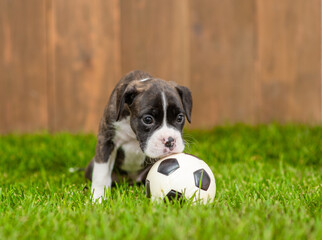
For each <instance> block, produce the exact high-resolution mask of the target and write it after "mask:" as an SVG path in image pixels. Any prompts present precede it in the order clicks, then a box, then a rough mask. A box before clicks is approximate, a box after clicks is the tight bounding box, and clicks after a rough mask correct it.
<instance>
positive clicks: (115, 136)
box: [85, 71, 192, 202]
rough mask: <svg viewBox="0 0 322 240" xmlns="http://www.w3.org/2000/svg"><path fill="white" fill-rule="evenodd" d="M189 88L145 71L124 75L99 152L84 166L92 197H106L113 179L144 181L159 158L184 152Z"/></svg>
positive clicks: (112, 101)
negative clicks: (183, 132)
mask: <svg viewBox="0 0 322 240" xmlns="http://www.w3.org/2000/svg"><path fill="white" fill-rule="evenodd" d="M191 110H192V96H191V92H190V90H189V89H188V88H186V87H183V86H179V85H177V84H176V83H174V82H166V81H164V80H161V79H157V78H154V77H152V76H151V75H150V74H148V73H146V72H143V71H133V72H130V73H129V74H127V75H126V76H124V77H123V78H122V79H121V80H120V81H119V82H118V84H117V85H116V87H115V89H114V90H113V92H112V94H111V97H110V99H109V102H108V104H107V106H106V107H105V110H104V114H103V117H102V119H101V122H100V124H99V132H98V136H97V145H96V154H95V156H94V158H93V159H92V161H91V162H90V163H89V165H88V166H87V168H86V170H85V177H86V178H88V179H90V180H92V189H91V191H92V193H93V200H94V201H95V200H97V199H98V200H99V201H100V202H101V200H102V198H104V197H105V194H106V191H107V190H108V189H109V188H110V187H111V184H112V182H114V181H120V179H121V178H126V179H128V180H129V181H131V182H140V181H144V180H145V178H146V175H147V173H148V170H149V168H150V167H151V166H152V164H153V163H154V162H155V161H156V160H157V159H160V158H162V157H164V156H166V155H169V154H172V153H180V152H182V151H183V150H184V141H183V138H182V129H183V126H184V124H185V119H187V120H188V122H189V123H190V121H191Z"/></svg>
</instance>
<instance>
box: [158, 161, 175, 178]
mask: <svg viewBox="0 0 322 240" xmlns="http://www.w3.org/2000/svg"><path fill="white" fill-rule="evenodd" d="M179 167H180V166H179V163H178V160H177V159H175V158H168V159H166V160H163V162H162V163H160V165H159V167H158V172H159V173H162V174H164V175H166V176H169V175H170V174H171V173H173V172H174V171H175V170H177V169H178V168H179Z"/></svg>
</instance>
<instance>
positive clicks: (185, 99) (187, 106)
mask: <svg viewBox="0 0 322 240" xmlns="http://www.w3.org/2000/svg"><path fill="white" fill-rule="evenodd" d="M176 89H177V91H178V93H179V95H180V98H181V101H182V105H183V109H184V111H185V114H186V117H187V120H188V122H189V123H191V111H192V95H191V92H190V90H189V88H187V87H184V86H176Z"/></svg>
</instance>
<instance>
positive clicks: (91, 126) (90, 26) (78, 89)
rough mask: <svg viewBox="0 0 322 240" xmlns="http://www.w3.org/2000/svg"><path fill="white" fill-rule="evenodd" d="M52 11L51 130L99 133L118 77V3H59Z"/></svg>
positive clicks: (102, 0) (112, 0)
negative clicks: (52, 90)
mask: <svg viewBox="0 0 322 240" xmlns="http://www.w3.org/2000/svg"><path fill="white" fill-rule="evenodd" d="M53 11H54V13H53V14H54V23H53V25H54V26H53V27H54V31H53V34H52V35H53V36H52V37H53V38H54V51H53V54H54V56H53V57H52V59H53V64H54V74H55V76H54V80H53V81H54V88H55V90H54V94H53V95H54V99H53V100H52V102H54V106H52V107H54V108H55V110H54V111H53V112H54V113H55V115H54V116H51V118H54V119H55V120H54V122H53V123H52V125H51V126H50V128H51V129H52V130H53V131H61V130H68V131H72V132H78V131H84V132H89V131H90V132H96V131H97V128H98V123H99V120H100V118H101V116H102V113H103V110H104V106H105V104H106V103H107V100H108V97H109V95H110V93H111V91H112V89H113V87H114V85H115V83H116V82H117V81H118V80H119V78H120V77H121V75H120V46H119V42H120V37H119V36H120V34H119V33H120V29H119V28H120V27H119V23H120V16H119V15H120V13H119V3H118V1H116V0H108V1H105V0H95V1H91V2H89V1H86V0H81V1H80V0H73V1H72V0H71V1H64V0H57V1H54V4H53Z"/></svg>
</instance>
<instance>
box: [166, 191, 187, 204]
mask: <svg viewBox="0 0 322 240" xmlns="http://www.w3.org/2000/svg"><path fill="white" fill-rule="evenodd" d="M166 197H167V198H168V199H169V202H174V201H182V200H183V196H182V193H181V192H177V191H176V190H173V189H171V191H170V192H168V194H167V196H166ZM165 202H166V201H165Z"/></svg>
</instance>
